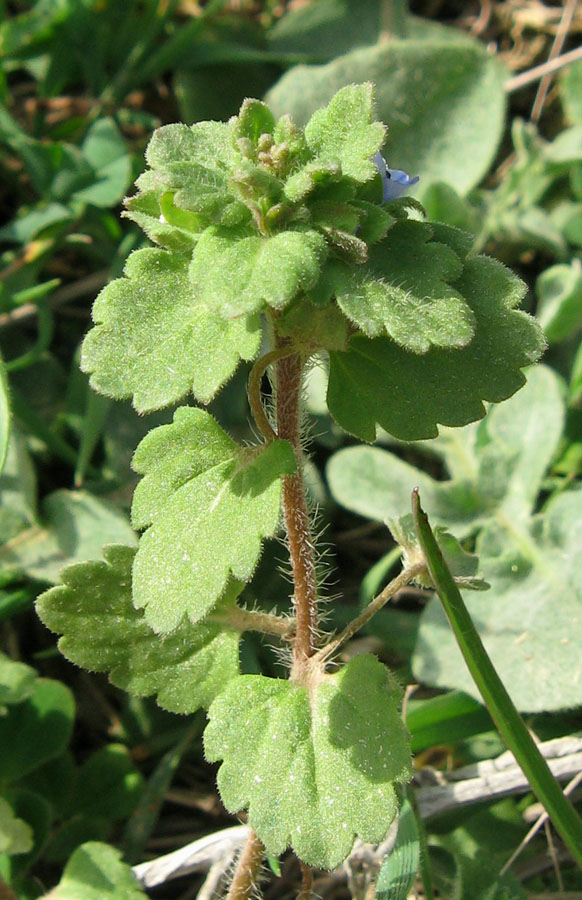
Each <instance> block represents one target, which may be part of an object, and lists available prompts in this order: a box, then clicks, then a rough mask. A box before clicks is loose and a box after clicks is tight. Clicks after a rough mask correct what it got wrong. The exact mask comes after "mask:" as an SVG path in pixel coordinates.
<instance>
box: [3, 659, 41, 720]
mask: <svg viewBox="0 0 582 900" xmlns="http://www.w3.org/2000/svg"><path fill="white" fill-rule="evenodd" d="M36 677H37V675H36V672H35V670H34V669H32V668H31V667H30V666H27V665H25V664H24V663H21V662H16V660H13V659H10V657H8V656H6V655H5V654H4V653H0V708H1V707H3V706H4V705H5V704H8V703H22V701H23V700H26V698H27V697H30V695H31V694H32V693H33V692H34V682H35V680H36Z"/></svg>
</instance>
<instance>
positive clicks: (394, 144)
mask: <svg viewBox="0 0 582 900" xmlns="http://www.w3.org/2000/svg"><path fill="white" fill-rule="evenodd" d="M450 30H451V29H449V31H450ZM352 46H353V45H352ZM505 79H506V73H505V70H504V68H503V67H502V66H501V65H500V64H499V62H498V60H497V59H495V57H493V56H492V55H491V54H489V53H488V52H487V50H486V48H485V47H483V46H482V45H481V44H480V43H478V42H477V41H474V42H469V41H467V40H463V41H451V40H448V39H447V40H442V39H441V38H435V39H430V40H418V39H415V38H412V39H409V40H406V41H401V40H398V39H391V40H390V42H389V44H386V45H384V46H382V45H376V46H374V47H370V48H365V49H358V50H354V51H352V52H351V53H346V54H345V55H342V56H340V57H339V58H338V59H335V60H334V61H333V62H330V63H329V64H327V65H324V66H295V67H294V68H292V69H291V70H290V71H288V72H287V73H286V74H285V75H284V76H283V77H282V78H281V79H280V80H279V82H278V83H277V84H276V85H275V87H274V88H272V90H271V91H269V93H268V94H267V97H266V101H267V103H268V104H269V106H270V107H271V109H272V110H273V112H274V113H275V115H280V114H281V113H284V112H285V113H290V114H291V115H292V116H293V118H294V120H295V121H296V122H297V124H298V125H304V124H305V123H306V122H307V121H308V119H309V117H310V115H311V114H312V113H313V112H314V111H315V110H316V109H317V108H318V107H320V106H322V105H323V104H325V103H327V102H328V101H329V100H330V99H331V98H332V97H333V95H334V94H335V93H336V91H337V90H339V89H340V88H341V87H343V86H344V85H346V84H349V83H351V82H362V81H372V82H374V83H375V84H376V93H375V96H376V106H377V113H378V118H379V119H380V120H381V121H383V122H386V123H387V124H388V127H389V149H388V160H389V163H390V165H391V166H394V167H398V168H403V169H406V170H407V171H409V172H411V173H414V174H419V175H420V178H421V181H420V184H421V186H422V187H421V190H422V191H424V190H426V189H427V188H428V187H429V185H430V184H431V183H432V182H434V181H445V182H447V183H449V184H451V185H453V186H454V187H455V189H456V190H457V191H458V192H459V193H460V194H461V195H463V194H465V193H467V192H468V191H469V190H470V189H471V188H472V187H474V186H475V185H476V184H478V183H479V181H480V180H481V179H482V178H483V176H484V175H485V174H486V173H487V171H488V170H489V168H490V165H491V163H492V161H493V158H494V156H495V153H496V150H497V146H498V143H499V140H500V137H501V134H502V132H503V128H504V113H505V93H504V88H503V84H504V81H505ZM355 120H356V121H360V119H359V116H358V115H357V114H356V119H355ZM346 121H350V119H349V118H348V119H347V120H346ZM344 127H345V126H344ZM330 140H331V138H330ZM348 143H349V141H348ZM374 152H375V151H372V153H370V154H369V155H370V156H372V155H373V153H374Z"/></svg>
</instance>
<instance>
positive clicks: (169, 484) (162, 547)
mask: <svg viewBox="0 0 582 900" xmlns="http://www.w3.org/2000/svg"><path fill="white" fill-rule="evenodd" d="M133 464H134V468H135V469H136V470H137V471H138V472H140V473H141V474H143V475H145V478H144V479H143V481H142V482H141V483H140V484H139V485H138V487H137V489H136V492H135V496H134V502H133V509H132V516H133V521H134V524H135V526H136V527H137V528H146V527H147V529H148V530H147V531H146V532H145V534H144V535H143V536H142V538H141V540H140V544H139V548H138V551H137V556H136V558H135V563H134V568H133V579H134V581H133V602H134V605H135V606H136V608H137V609H141V608H145V617H146V620H147V621H148V623H149V624H150V625H151V627H152V628H153V629H154V630H155V631H157V632H169V631H172V630H173V629H174V628H176V627H177V626H178V625H179V623H180V622H181V620H182V618H183V616H184V615H185V614H186V615H188V616H189V618H190V620H191V621H192V622H193V623H195V622H198V621H200V620H201V619H202V618H204V616H205V615H207V613H208V612H209V611H210V610H211V609H212V608H213V607H214V606H215V605H216V603H217V602H218V600H219V599H220V598H221V597H222V595H223V592H224V591H225V588H226V586H227V583H228V580H229V578H230V576H231V575H232V576H233V577H234V578H237V579H240V580H241V581H248V580H249V578H250V577H251V575H252V573H253V570H254V568H255V565H256V563H257V561H258V559H259V555H260V552H261V540H262V538H264V537H268V536H270V535H272V534H274V532H275V531H276V529H277V525H278V521H279V507H280V497H281V477H280V476H281V475H283V474H291V473H292V472H294V471H295V465H296V463H295V456H294V453H293V451H292V449H291V446H290V445H289V444H288V443H287V442H286V441H273V442H272V443H271V444H268V445H267V446H263V447H254V448H249V449H247V450H245V449H244V448H241V447H239V446H238V445H237V444H236V443H235V442H234V441H232V440H231V439H230V438H229V437H228V435H227V434H225V432H224V431H223V430H222V429H221V428H220V426H219V425H218V424H217V423H216V422H215V421H214V419H213V418H212V417H211V416H210V415H209V414H208V413H207V412H204V411H203V410H201V409H192V408H189V407H182V408H181V409H178V410H177V411H176V414H175V416H174V421H173V423H172V424H171V425H162V426H161V427H159V428H155V429H154V430H153V431H151V432H150V433H149V434H148V435H147V437H146V438H144V440H143V441H142V442H141V444H140V445H139V447H138V448H137V450H136V453H135V457H134V463H133ZM148 526H149V527H148Z"/></svg>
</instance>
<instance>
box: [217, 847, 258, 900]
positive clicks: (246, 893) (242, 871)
mask: <svg viewBox="0 0 582 900" xmlns="http://www.w3.org/2000/svg"><path fill="white" fill-rule="evenodd" d="M264 855H265V848H264V846H263V843H262V841H261V840H260V838H259V837H257V835H256V834H255V832H254V831H251V833H250V835H249V838H248V840H247V842H246V844H245V846H244V850H243V852H242V853H241V855H240V857H239V860H238V862H237V864H236V869H235V873H234V877H233V879H232V883H231V885H230V890H229V892H228V894H227V895H226V900H248V898H249V897H250V896H251V894H252V892H253V890H254V888H255V886H256V884H257V881H258V878H259V872H260V869H261V863H262V862H263V856H264Z"/></svg>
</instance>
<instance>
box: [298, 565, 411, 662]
mask: <svg viewBox="0 0 582 900" xmlns="http://www.w3.org/2000/svg"><path fill="white" fill-rule="evenodd" d="M424 571H426V565H425V563H422V562H419V563H415V565H413V566H410V568H408V569H404V570H403V571H402V572H401V573H400V575H397V576H396V578H393V579H392V581H391V582H390V584H387V585H386V587H385V588H384V590H383V591H382V592H381V593H379V594H378V596H377V597H375V599H374V600H372V602H371V603H369V604H368V606H367V607H366V608H365V610H364V611H363V612H362V613H360V615H359V616H356V618H355V619H352V621H351V622H350V623H349V624H348V625H346V627H345V628H344V630H343V631H342V632H340V634H338V636H337V637H336V638H334V639H333V641H330V642H329V644H326V645H325V647H322V649H321V650H319V651H318V652H317V653H316V654H315V657H316V658H317V659H318V660H321V661H322V662H323V661H324V660H326V659H329V657H330V656H331V655H332V654H333V653H335V652H336V651H337V650H339V648H340V647H341V646H342V645H343V644H345V643H346V642H347V641H349V640H350V638H352V637H353V636H354V635H355V634H356V632H358V631H359V630H360V628H363V627H364V625H367V624H368V622H369V621H370V619H371V618H372V617H373V616H375V615H376V613H377V612H378V610H380V609H382V607H383V606H385V604H386V603H388V601H389V600H390V599H391V598H392V597H393V596H394V594H396V593H397V592H398V591H400V590H402V588H403V587H405V586H406V585H407V584H409V583H410V582H411V581H413V580H414V579H415V578H416V577H417V576H418V575H420V573H421V572H424Z"/></svg>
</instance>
